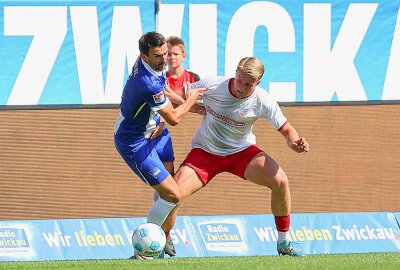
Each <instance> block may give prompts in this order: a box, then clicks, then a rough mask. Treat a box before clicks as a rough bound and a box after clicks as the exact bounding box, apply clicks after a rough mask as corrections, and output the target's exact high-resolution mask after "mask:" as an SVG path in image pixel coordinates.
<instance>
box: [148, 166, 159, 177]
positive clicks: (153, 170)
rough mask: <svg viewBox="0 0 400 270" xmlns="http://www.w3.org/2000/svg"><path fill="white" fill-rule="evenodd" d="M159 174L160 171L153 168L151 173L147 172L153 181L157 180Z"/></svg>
mask: <svg viewBox="0 0 400 270" xmlns="http://www.w3.org/2000/svg"><path fill="white" fill-rule="evenodd" d="M160 173H161V170H160V169H159V168H157V167H154V168H153V169H152V170H151V171H149V174H150V175H151V176H153V178H154V179H157V176H158V175H159V174H160Z"/></svg>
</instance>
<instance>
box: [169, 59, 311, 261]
mask: <svg viewBox="0 0 400 270" xmlns="http://www.w3.org/2000/svg"><path fill="white" fill-rule="evenodd" d="M263 74H264V65H263V64H262V63H261V62H260V61H259V60H258V59H257V58H254V57H246V58H243V59H242V60H241V61H240V62H239V65H238V67H237V70H236V74H235V77H234V78H226V77H215V78H210V79H204V80H200V81H198V82H195V83H193V84H192V87H193V88H196V87H205V88H206V89H207V90H206V91H205V92H204V95H203V102H204V107H205V110H206V112H207V113H206V115H205V116H204V117H203V119H202V122H201V124H200V127H199V128H198V130H197V132H196V134H195V135H194V138H193V141H192V150H191V152H190V153H189V154H188V156H187V157H186V159H185V160H184V161H183V163H182V165H181V167H180V168H179V170H178V172H177V173H176V174H175V176H174V178H175V180H176V181H177V183H178V185H179V188H180V190H181V196H182V197H183V198H187V197H189V196H190V195H191V194H193V193H195V192H196V191H198V190H200V189H201V188H203V187H204V186H206V185H207V184H208V183H209V181H211V179H212V178H213V177H214V176H215V175H217V174H219V173H221V172H230V173H232V174H234V175H237V176H239V177H241V178H243V179H246V180H248V181H251V182H253V183H255V184H258V185H261V186H267V187H268V188H270V189H271V209H272V213H273V214H274V216H275V223H276V227H277V230H278V243H277V250H278V253H279V254H282V255H289V256H301V255H302V253H301V251H300V249H299V248H297V247H295V246H294V244H295V243H294V242H291V241H288V239H287V238H286V237H287V233H288V231H289V226H290V210H291V198H290V190H289V182H288V178H287V176H286V174H285V172H284V171H283V169H282V168H281V167H280V166H279V164H278V163H277V162H276V161H275V160H274V159H273V158H272V157H271V156H269V155H268V154H267V153H266V152H264V151H262V150H261V149H260V148H258V147H257V145H256V138H255V135H254V134H253V131H252V130H253V124H254V122H255V121H256V120H257V119H259V118H263V119H266V120H267V121H268V122H269V123H271V124H272V125H273V126H274V127H275V128H276V129H277V130H278V131H279V132H280V133H281V134H282V135H283V136H284V137H285V139H286V142H287V145H288V146H289V147H290V148H291V149H292V150H294V151H295V152H298V153H302V152H307V151H308V150H309V144H308V142H307V141H306V140H305V139H304V138H301V137H300V136H299V134H298V132H297V131H296V129H295V128H294V127H293V126H292V125H291V124H290V123H289V122H288V120H287V119H286V117H285V116H284V115H283V113H282V111H281V109H280V107H279V105H278V103H277V102H276V101H275V100H274V99H273V98H272V97H271V96H270V95H269V94H268V92H266V91H265V90H263V89H261V88H260V87H258V84H259V83H260V80H261V77H262V76H263ZM182 201H183V200H181V201H180V202H179V203H178V205H180V204H181V203H182ZM173 211H175V210H173ZM166 223H170V222H166ZM166 230H167V228H166Z"/></svg>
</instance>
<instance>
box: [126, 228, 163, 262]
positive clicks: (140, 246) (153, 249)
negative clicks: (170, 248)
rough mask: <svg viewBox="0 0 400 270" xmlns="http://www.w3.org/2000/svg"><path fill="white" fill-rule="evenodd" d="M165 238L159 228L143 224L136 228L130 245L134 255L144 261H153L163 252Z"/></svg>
mask: <svg viewBox="0 0 400 270" xmlns="http://www.w3.org/2000/svg"><path fill="white" fill-rule="evenodd" d="M165 243H166V237H165V233H164V231H163V230H162V229H161V227H160V226H158V225H156V224H153V223H144V224H142V225H140V226H139V227H137V228H136V230H135V231H134V232H133V235H132V245H133V248H134V250H135V255H139V256H141V257H142V258H143V257H144V259H154V258H157V257H158V256H160V254H161V252H162V251H163V250H164V247H165Z"/></svg>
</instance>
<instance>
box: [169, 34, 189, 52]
mask: <svg viewBox="0 0 400 270" xmlns="http://www.w3.org/2000/svg"><path fill="white" fill-rule="evenodd" d="M167 45H168V47H169V46H178V47H179V48H181V50H182V52H183V53H184V52H185V43H184V42H183V40H182V39H181V38H180V37H178V36H171V37H169V38H168V39H167Z"/></svg>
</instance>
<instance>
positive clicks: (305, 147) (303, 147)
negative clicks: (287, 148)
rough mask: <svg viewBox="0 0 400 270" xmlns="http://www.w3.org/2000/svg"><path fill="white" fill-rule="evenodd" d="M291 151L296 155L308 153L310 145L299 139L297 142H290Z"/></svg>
mask: <svg viewBox="0 0 400 270" xmlns="http://www.w3.org/2000/svg"><path fill="white" fill-rule="evenodd" d="M292 149H293V150H294V151H296V152H297V153H302V152H308V151H309V150H310V144H309V143H308V142H307V141H306V139H304V138H300V139H298V140H297V141H294V142H292Z"/></svg>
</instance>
